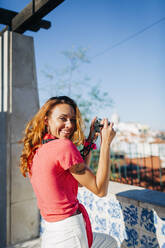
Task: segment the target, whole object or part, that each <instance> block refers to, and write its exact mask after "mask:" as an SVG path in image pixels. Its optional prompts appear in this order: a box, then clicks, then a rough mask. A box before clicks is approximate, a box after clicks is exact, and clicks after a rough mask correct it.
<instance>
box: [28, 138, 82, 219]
mask: <svg viewBox="0 0 165 248" xmlns="http://www.w3.org/2000/svg"><path fill="white" fill-rule="evenodd" d="M82 162H83V159H82V157H81V154H80V152H79V151H78V149H77V148H76V146H75V145H74V144H73V143H72V141H70V140H69V139H55V140H53V141H50V142H48V143H46V144H44V145H42V146H41V147H40V148H39V149H38V150H37V151H36V153H35V155H34V158H33V164H32V169H31V172H32V175H31V176H29V177H30V181H31V184H32V187H33V190H34V192H35V194H36V197H37V203H38V207H39V209H40V213H41V216H42V217H43V218H44V219H45V220H46V221H48V222H54V221H59V220H63V219H65V218H67V217H69V216H71V215H72V214H73V213H74V212H75V211H76V210H77V209H78V207H79V202H78V200H77V192H78V182H77V181H76V179H75V178H74V177H73V176H72V174H71V173H70V172H69V170H68V169H69V168H70V167H71V166H73V165H75V164H79V163H82Z"/></svg>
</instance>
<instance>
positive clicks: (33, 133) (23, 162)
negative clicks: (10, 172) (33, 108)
mask: <svg viewBox="0 0 165 248" xmlns="http://www.w3.org/2000/svg"><path fill="white" fill-rule="evenodd" d="M58 104H69V105H70V106H72V107H73V109H74V110H75V113H76V128H75V131H74V133H73V136H72V138H71V140H72V142H73V143H74V144H75V145H77V146H78V145H81V144H83V143H84V139H85V136H84V133H83V129H84V124H83V121H82V117H81V113H80V111H79V108H78V107H77V104H76V103H75V101H74V100H72V99H71V98H69V97H67V96H59V97H52V98H50V99H49V100H48V101H47V102H46V103H45V104H44V105H43V106H42V107H41V109H40V110H39V111H38V112H37V113H36V115H35V116H34V117H33V118H32V119H31V120H30V121H29V122H28V123H27V126H26V128H25V131H24V137H23V139H22V140H21V141H20V142H19V143H23V145H24V147H23V150H22V155H21V156H20V170H21V173H22V175H23V176H24V177H26V174H27V173H31V164H32V160H33V157H34V154H35V151H36V149H38V148H39V147H40V146H41V144H42V139H43V137H44V135H45V134H46V133H47V126H46V124H45V117H49V115H50V114H51V111H52V109H53V108H54V107H55V106H56V105H58Z"/></svg>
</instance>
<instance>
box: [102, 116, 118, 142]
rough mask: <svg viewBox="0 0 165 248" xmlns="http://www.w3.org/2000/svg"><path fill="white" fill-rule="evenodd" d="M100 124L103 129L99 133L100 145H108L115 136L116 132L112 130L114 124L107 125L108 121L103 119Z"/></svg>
mask: <svg viewBox="0 0 165 248" xmlns="http://www.w3.org/2000/svg"><path fill="white" fill-rule="evenodd" d="M102 124H103V128H102V129H101V131H100V133H101V143H107V144H108V145H110V144H111V143H112V140H113V139H114V137H115V135H116V132H115V131H114V129H113V125H114V123H113V122H111V123H110V125H108V119H106V118H104V119H103V120H102Z"/></svg>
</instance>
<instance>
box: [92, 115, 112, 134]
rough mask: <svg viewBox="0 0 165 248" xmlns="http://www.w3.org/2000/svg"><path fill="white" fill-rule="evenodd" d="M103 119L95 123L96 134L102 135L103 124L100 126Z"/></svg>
mask: <svg viewBox="0 0 165 248" xmlns="http://www.w3.org/2000/svg"><path fill="white" fill-rule="evenodd" d="M100 122H101V119H100V118H99V119H96V121H95V123H94V131H95V132H96V133H100V128H101V127H103V124H100ZM109 125H110V122H109V121H108V126H109Z"/></svg>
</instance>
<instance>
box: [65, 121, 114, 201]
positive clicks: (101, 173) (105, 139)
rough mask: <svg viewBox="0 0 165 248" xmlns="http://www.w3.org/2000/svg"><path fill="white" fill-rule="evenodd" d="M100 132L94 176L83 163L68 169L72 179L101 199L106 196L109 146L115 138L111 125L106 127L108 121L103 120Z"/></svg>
mask: <svg viewBox="0 0 165 248" xmlns="http://www.w3.org/2000/svg"><path fill="white" fill-rule="evenodd" d="M103 124H104V127H103V129H102V131H101V140H102V142H101V147H100V156H99V163H98V170H97V173H96V176H95V175H94V174H93V173H92V172H91V170H90V169H89V168H88V167H87V166H86V165H85V163H81V164H77V165H74V166H72V167H71V168H70V172H71V174H72V175H73V177H74V178H75V179H76V180H77V181H78V182H79V183H80V184H81V185H83V186H85V187H86V188H88V189H89V190H90V191H92V192H93V193H94V194H96V195H98V196H100V197H103V196H105V195H106V194H107V190H108V183H109V174H110V144H111V142H112V140H113V138H114V136H115V131H114V130H113V124H110V126H108V120H104V123H103Z"/></svg>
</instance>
